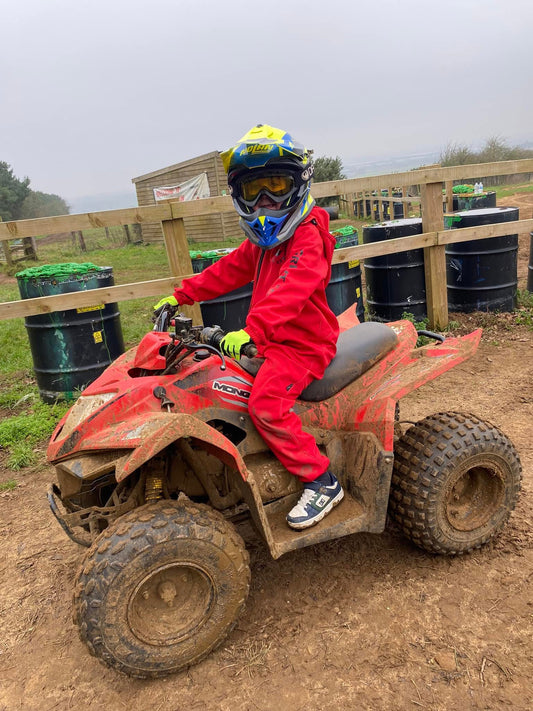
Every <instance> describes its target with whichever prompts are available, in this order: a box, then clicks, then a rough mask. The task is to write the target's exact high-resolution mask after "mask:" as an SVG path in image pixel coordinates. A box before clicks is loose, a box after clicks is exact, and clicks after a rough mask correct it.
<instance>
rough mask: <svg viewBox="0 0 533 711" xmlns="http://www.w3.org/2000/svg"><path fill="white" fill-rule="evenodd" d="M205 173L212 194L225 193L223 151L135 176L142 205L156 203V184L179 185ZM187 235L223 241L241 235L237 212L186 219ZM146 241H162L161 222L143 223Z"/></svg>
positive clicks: (157, 185)
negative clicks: (221, 155)
mask: <svg viewBox="0 0 533 711" xmlns="http://www.w3.org/2000/svg"><path fill="white" fill-rule="evenodd" d="M201 173H206V174H207V181H208V184H209V193H210V195H211V196H212V197H213V196H216V195H225V194H226V191H227V181H226V173H225V172H224V167H223V165H222V160H221V158H220V152H219V151H212V152H211V153H205V154H204V155H202V156H198V157H197V158H191V159H190V160H186V161H184V162H183V163H177V164H176V165H170V166H168V168H161V169H160V170H155V171H154V172H152V173H147V174H146V175H140V176H139V177H138V178H132V183H133V184H134V185H135V189H136V191H137V203H138V204H139V205H154V204H155V203H156V199H155V197H154V188H160V187H165V186H172V185H179V184H181V183H184V182H185V181H187V180H190V179H192V178H195V177H196V176H198V175H200V174H201ZM184 222H185V230H186V233H187V238H188V240H189V241H190V242H207V241H210V242H211V241H223V240H225V239H228V238H229V237H241V236H242V231H241V228H240V227H239V219H238V216H237V213H235V214H232V213H228V214H225V215H220V214H218V215H203V216H199V217H189V218H186V219H185V220H184ZM142 235H143V241H144V242H162V241H163V233H162V231H161V225H160V224H159V223H158V222H152V223H147V224H143V225H142Z"/></svg>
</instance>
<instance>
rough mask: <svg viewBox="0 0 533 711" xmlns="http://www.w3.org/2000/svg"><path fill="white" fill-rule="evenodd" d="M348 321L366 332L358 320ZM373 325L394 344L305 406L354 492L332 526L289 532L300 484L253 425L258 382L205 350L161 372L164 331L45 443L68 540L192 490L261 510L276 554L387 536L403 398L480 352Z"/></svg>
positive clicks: (312, 427)
mask: <svg viewBox="0 0 533 711" xmlns="http://www.w3.org/2000/svg"><path fill="white" fill-rule="evenodd" d="M339 322H340V324H341V329H342V330H343V331H346V330H347V329H348V328H350V327H355V329H356V330H355V331H354V333H355V334H357V318H356V316H355V312H353V314H349V313H348V312H346V313H345V314H343V315H341V316H340V317H339ZM376 325H377V326H379V327H380V328H382V329H392V331H393V332H394V333H395V334H396V338H395V339H394V341H393V343H394V345H393V346H392V347H391V346H387V349H386V350H384V352H383V353H382V354H381V353H379V354H378V356H379V357H377V358H375V359H374V361H373V362H368V363H365V364H364V366H363V368H362V370H363V371H364V372H362V374H361V375H359V377H358V378H356V379H355V380H353V381H352V382H350V383H349V384H348V385H346V386H345V387H342V388H341V389H340V390H339V391H338V392H336V393H335V394H333V395H332V396H331V397H329V398H328V399H326V400H321V401H317V402H313V401H304V400H299V401H297V404H296V407H295V411H296V412H297V413H298V415H299V416H300V418H301V420H302V423H303V426H304V428H305V429H306V430H307V431H309V432H310V433H312V434H313V435H314V436H315V438H316V440H317V442H318V444H319V447H321V448H323V450H324V451H325V453H327V455H328V456H329V458H330V460H331V468H332V470H333V471H334V472H335V473H336V474H337V475H338V476H339V478H340V479H341V481H342V482H343V484H344V486H345V488H346V490H347V492H348V494H349V496H348V497H346V498H347V501H346V502H344V503H343V505H342V506H341V507H338V509H335V510H334V511H333V512H332V514H330V516H329V517H328V518H327V525H326V522H323V523H321V524H319V525H318V526H317V527H315V528H313V529H311V530H310V531H307V532H305V531H304V532H301V533H295V532H294V531H289V530H288V529H287V527H286V525H285V522H284V513H286V511H287V510H288V507H289V506H290V505H291V503H292V501H293V500H294V499H295V498H297V496H298V492H299V491H300V489H301V485H300V483H299V482H298V481H297V480H296V479H295V478H294V477H292V476H291V475H290V474H289V473H288V472H287V471H286V470H285V469H284V468H283V467H282V466H281V464H279V462H278V461H277V460H276V459H275V457H274V456H273V455H272V454H271V453H270V451H269V450H268V449H267V447H266V445H265V444H264V442H263V441H262V439H261V437H260V436H259V435H258V433H257V431H256V430H255V428H254V426H253V424H252V422H251V419H250V417H249V415H248V408H247V402H248V398H249V395H250V390H251V388H252V385H253V380H254V376H253V375H252V374H251V373H249V372H247V371H246V370H245V369H244V368H243V367H242V365H240V364H239V363H237V362H234V361H229V360H227V361H226V363H225V365H224V363H223V360H222V359H221V358H220V356H218V355H215V354H214V353H212V352H210V351H208V350H202V349H201V348H200V349H198V348H197V349H195V350H194V351H190V352H188V353H186V354H185V355H184V357H183V358H182V359H181V360H180V361H179V363H177V365H176V366H175V367H173V368H171V369H170V371H169V372H166V373H165V372H164V371H165V369H166V368H167V370H168V365H167V360H166V358H165V351H167V348H168V346H169V343H171V335H170V334H169V333H166V332H164V333H161V332H151V333H149V334H147V336H145V338H144V339H143V341H141V343H140V344H139V346H138V347H137V348H136V349H132V350H130V351H128V352H127V353H125V354H124V355H122V356H121V357H120V358H119V359H118V360H116V361H115V362H114V363H113V365H112V366H110V367H109V368H108V369H107V370H106V371H105V372H104V373H103V374H102V375H101V376H100V377H99V378H98V379H97V380H96V381H95V382H94V383H92V384H91V385H90V386H89V387H88V388H87V389H86V390H85V391H84V392H83V394H82V395H81V396H80V398H79V399H78V401H77V402H76V403H75V404H74V406H73V407H72V408H71V409H70V411H69V412H68V413H67V415H66V416H65V417H64V418H63V420H62V421H61V422H60V423H59V425H58V427H57V428H56V430H55V432H54V434H53V436H52V439H51V441H50V444H49V448H48V459H49V461H50V462H51V463H52V464H54V465H55V467H56V471H57V480H58V485H57V486H55V487H54V488H53V489H52V490H51V491H50V493H49V500H50V502H51V505H52V508H53V510H54V513H55V515H56V516H57V517H58V519H59V520H60V522H61V523H62V525H63V526H64V527H65V530H67V532H68V533H69V535H73V530H74V529H75V528H76V527H78V528H79V529H80V530H81V531H82V534H83V531H85V534H83V535H82V536H81V538H82V539H83V536H85V537H86V540H87V541H90V540H92V539H93V538H94V536H95V535H98V534H99V533H100V532H101V530H103V529H104V528H105V527H106V526H107V524H108V522H109V521H110V520H113V518H117V517H118V516H120V515H122V514H123V513H124V512H125V511H128V510H130V509H131V508H134V507H136V506H139V505H142V504H144V503H146V502H147V501H148V502H149V501H153V500H158V499H160V498H170V499H172V498H174V499H175V498H178V497H179V496H180V495H185V496H187V497H188V498H191V499H193V500H198V501H200V502H208V503H209V504H210V505H211V506H213V507H214V508H217V509H219V510H221V511H223V512H224V513H225V515H227V516H228V517H233V516H240V515H243V514H245V513H246V514H248V515H251V516H252V517H253V519H254V522H255V523H256V526H257V527H258V529H259V531H260V532H261V533H262V535H263V536H264V538H265V540H266V541H267V542H268V545H269V547H270V550H271V552H272V554H273V555H274V557H278V556H279V555H281V554H282V553H284V552H285V551H287V550H291V549H293V548H298V547H301V546H304V545H309V544H310V543H315V542H317V541H320V540H326V539H328V538H333V537H338V536H341V535H345V534H347V533H352V532H356V531H361V530H366V531H380V530H383V527H384V523H385V515H386V509H387V498H388V492H389V487H390V478H391V474H392V463H393V441H394V431H395V412H396V407H397V402H398V400H399V399H400V398H402V397H403V396H404V395H406V394H407V393H409V392H411V391H412V390H414V389H415V388H417V387H420V386H421V385H423V384H424V383H425V382H427V381H429V380H431V379H433V378H435V377H437V376H438V375H440V374H441V373H443V372H445V371H446V370H448V369H450V368H452V367H453V366H454V365H456V364H457V363H459V362H461V361H463V360H465V359H466V358H468V357H470V356H471V355H472V354H473V353H474V352H475V350H476V348H477V345H478V343H479V338H480V331H476V332H474V333H472V334H470V335H468V336H465V337H462V338H450V339H446V340H445V342H444V343H441V344H431V345H428V346H425V347H423V348H416V341H417V333H416V331H415V329H414V327H413V325H412V324H411V323H410V322H408V321H400V322H396V323H392V324H388V325H387V326H385V325H383V324H376ZM361 326H365V324H361ZM355 340H357V339H355ZM389 340H390V339H389ZM354 357H355V358H356V357H357V354H356V355H355V356H354ZM62 509H64V510H62ZM75 537H76V538H77V539H78V542H80V536H78V535H76V536H75ZM83 540H85V539H83Z"/></svg>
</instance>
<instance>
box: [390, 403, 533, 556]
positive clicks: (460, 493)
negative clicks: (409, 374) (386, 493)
mask: <svg viewBox="0 0 533 711" xmlns="http://www.w3.org/2000/svg"><path fill="white" fill-rule="evenodd" d="M394 460H395V461H394V471H393V475H392V484H391V495H390V500H389V513H390V514H391V517H392V518H393V520H395V521H396V522H397V523H398V524H399V525H400V527H401V529H402V531H403V533H404V534H405V535H406V536H407V538H409V539H410V540H411V541H412V542H413V543H415V544H416V545H418V546H420V547H421V548H424V549H425V550H427V551H430V552H433V553H442V554H447V555H455V554H458V553H466V552H467V551H471V550H473V549H474V548H479V547H480V546H482V545H483V544H484V543H486V542H487V541H488V540H489V539H490V538H492V537H493V536H494V535H495V534H496V533H498V532H499V531H500V530H501V529H502V528H503V526H504V525H505V523H506V522H507V519H508V518H509V516H510V515H511V512H512V511H513V509H514V507H515V505H516V501H517V498H518V492H519V490H520V478H521V466H520V460H519V457H518V454H517V452H516V450H515V448H514V446H513V445H512V443H511V442H510V440H509V439H508V438H507V437H506V436H505V435H504V434H503V433H502V432H500V430H499V429H498V428H496V427H494V426H493V425H491V424H489V423H487V422H483V421H482V420H480V419H478V418H477V417H475V416H474V415H466V414H461V413H458V412H445V413H438V414H435V415H430V416H429V417H426V418H425V419H424V420H421V421H420V422H418V423H417V424H416V425H414V426H413V427H411V428H410V429H409V430H407V432H406V433H405V434H404V435H403V436H402V437H401V438H400V440H399V442H397V443H396V445H395V457H394Z"/></svg>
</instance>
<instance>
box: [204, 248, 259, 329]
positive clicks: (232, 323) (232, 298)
mask: <svg viewBox="0 0 533 711" xmlns="http://www.w3.org/2000/svg"><path fill="white" fill-rule="evenodd" d="M231 251H232V250H231V249H217V250H211V251H207V252H191V253H190V255H191V262H192V268H193V272H194V273H195V274H198V273H200V272H203V270H204V269H205V268H206V267H209V266H211V264H214V263H215V262H216V261H218V260H219V259H221V257H223V256H224V254H227V253H228V252H231ZM252 288H253V283H252V282H250V283H249V284H245V285H244V286H241V287H239V288H238V289H233V290H232V291H229V292H228V293H227V294H223V295H222V296H217V297H216V298H215V299H210V300H209V301H201V302H200V310H201V312H202V321H203V322H204V324H205V325H206V326H213V325H215V324H216V325H217V326H220V327H221V328H222V330H223V331H239V330H240V329H241V328H244V327H245V325H246V317H247V316H248V311H249V309H250V301H251V299H252Z"/></svg>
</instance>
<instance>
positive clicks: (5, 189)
mask: <svg viewBox="0 0 533 711" xmlns="http://www.w3.org/2000/svg"><path fill="white" fill-rule="evenodd" d="M69 211H70V208H69V206H68V205H67V203H66V202H65V201H64V200H63V198H61V197H59V195H53V194H49V193H42V192H40V191H39V190H32V189H31V188H30V179H29V178H28V177H26V178H23V179H22V180H20V179H19V178H17V177H16V176H15V175H14V173H13V169H12V168H11V166H10V165H9V164H8V163H5V162H3V161H0V219H1V220H2V221H4V222H5V221H7V220H26V219H29V218H31V217H51V216H53V215H68V213H69Z"/></svg>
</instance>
